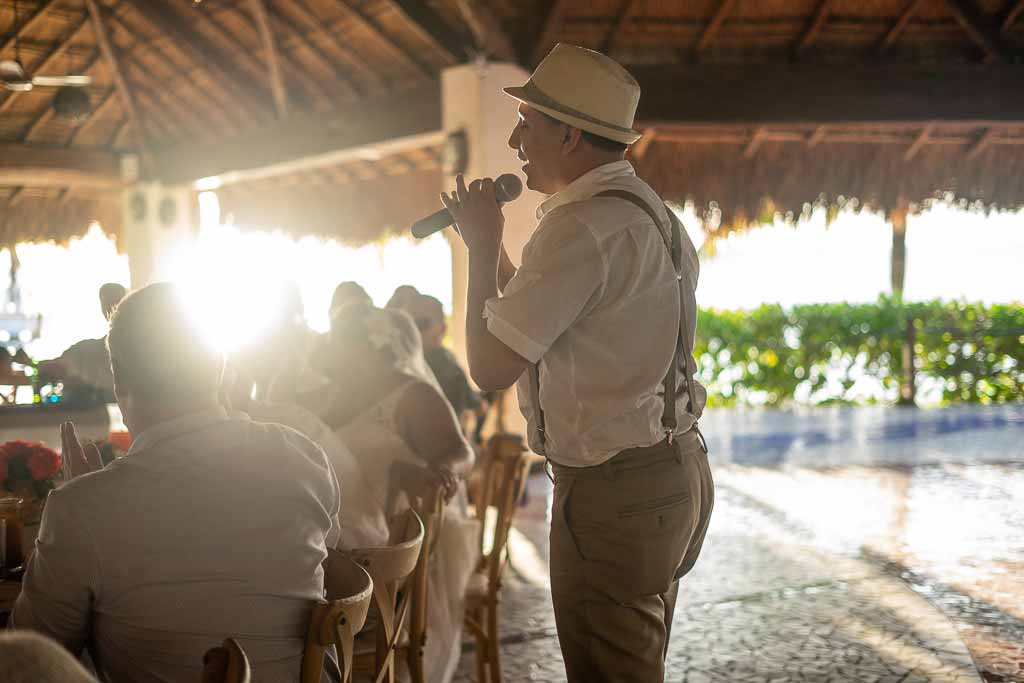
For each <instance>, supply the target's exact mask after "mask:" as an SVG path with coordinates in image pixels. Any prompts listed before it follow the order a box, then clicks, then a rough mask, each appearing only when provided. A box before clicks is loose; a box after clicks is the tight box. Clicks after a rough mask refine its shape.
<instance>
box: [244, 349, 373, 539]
mask: <svg viewBox="0 0 1024 683" xmlns="http://www.w3.org/2000/svg"><path fill="white" fill-rule="evenodd" d="M224 377H225V379H224V390H225V392H224V401H225V405H226V407H228V408H229V409H233V410H237V411H240V412H243V413H245V414H247V415H248V416H249V417H251V418H252V419H253V420H256V421H257V422H274V423H276V424H280V425H284V426H285V427H290V428H292V429H294V430H295V431H297V432H299V433H300V434H302V435H304V436H306V437H308V438H309V440H310V441H312V442H313V443H315V444H316V445H317V446H319V447H320V448H322V449H323V450H324V453H326V454H327V459H328V461H329V462H330V463H331V466H332V467H333V468H334V471H335V472H339V471H340V472H344V473H345V477H344V478H343V479H342V478H339V480H338V485H339V487H340V491H341V499H342V501H344V506H343V508H342V510H341V513H340V514H339V516H338V528H339V536H338V541H337V544H338V547H341V548H365V547H369V546H374V545H380V544H381V543H384V542H386V541H387V538H388V528H387V523H386V521H385V519H384V510H383V508H380V507H379V506H377V503H376V501H375V499H374V498H373V497H372V496H371V495H370V488H369V486H368V485H367V483H366V480H365V479H364V478H363V474H362V471H361V470H360V468H359V463H358V462H357V461H356V459H355V456H353V455H352V452H351V451H350V450H349V449H348V448H347V447H346V446H345V444H344V443H342V442H341V439H339V438H338V436H337V435H336V434H335V433H334V431H333V430H332V429H331V428H330V427H328V426H327V425H326V424H324V422H323V420H321V419H320V418H319V417H317V416H316V415H315V414H314V413H313V412H311V411H309V410H307V409H306V408H303V407H302V406H300V405H298V404H296V403H290V402H279V403H278V402H271V401H259V400H256V399H253V398H252V393H253V392H252V389H253V381H252V379H251V377H250V376H248V374H247V373H246V371H245V369H244V368H242V367H239V364H238V363H235V362H233V363H231V364H229V366H228V368H227V369H226V370H225V372H224Z"/></svg>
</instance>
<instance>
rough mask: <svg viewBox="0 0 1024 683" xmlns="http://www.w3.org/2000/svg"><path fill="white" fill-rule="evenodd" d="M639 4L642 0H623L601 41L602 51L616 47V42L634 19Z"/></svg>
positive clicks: (606, 52) (609, 50) (608, 51)
mask: <svg viewBox="0 0 1024 683" xmlns="http://www.w3.org/2000/svg"><path fill="white" fill-rule="evenodd" d="M639 5H640V0H621V2H620V3H619V9H618V11H617V12H616V13H615V19H614V20H613V21H612V25H611V28H610V29H609V30H608V33H607V35H605V38H604V41H602V43H601V52H603V53H605V54H608V53H610V52H611V51H612V50H613V49H614V48H615V44H616V43H617V42H618V41H620V40H621V39H622V34H623V32H624V31H625V28H626V27H627V26H629V22H630V21H632V20H633V15H634V14H636V10H637V7H639Z"/></svg>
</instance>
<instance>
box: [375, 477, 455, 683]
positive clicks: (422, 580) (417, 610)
mask: <svg viewBox="0 0 1024 683" xmlns="http://www.w3.org/2000/svg"><path fill="white" fill-rule="evenodd" d="M389 482H390V484H389V489H388V497H387V507H386V513H387V515H388V518H391V517H393V516H394V515H396V514H398V512H399V510H401V509H402V508H403V506H404V505H408V506H409V508H410V509H412V510H414V511H415V512H416V514H418V515H419V517H420V519H422V520H423V530H424V535H423V548H422V550H421V551H420V557H419V560H418V561H417V563H416V570H415V572H414V573H413V576H412V578H411V579H410V582H409V585H408V591H409V600H410V604H409V608H410V613H409V638H408V641H407V642H405V643H402V645H401V646H400V647H399V650H400V654H404V655H405V658H406V662H407V663H408V665H409V675H410V677H411V679H412V683H424V669H423V658H424V656H425V649H426V643H427V638H428V634H427V610H428V608H429V605H428V599H427V586H428V583H429V571H430V558H431V557H433V554H434V549H435V548H436V546H437V539H438V536H439V534H440V532H441V525H442V524H443V523H444V505H445V500H444V486H443V485H442V484H441V482H440V481H439V480H438V479H437V478H436V477H435V476H433V475H432V474H431V473H430V472H429V471H428V470H427V468H426V467H424V466H422V465H417V464H413V463H407V462H395V463H394V464H393V465H392V466H391V471H390V473H389Z"/></svg>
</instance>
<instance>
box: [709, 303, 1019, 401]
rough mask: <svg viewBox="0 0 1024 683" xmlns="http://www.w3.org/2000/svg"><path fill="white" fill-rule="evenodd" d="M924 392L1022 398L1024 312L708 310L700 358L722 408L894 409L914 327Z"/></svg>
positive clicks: (974, 308) (859, 307) (960, 307)
mask: <svg viewBox="0 0 1024 683" xmlns="http://www.w3.org/2000/svg"><path fill="white" fill-rule="evenodd" d="M908 319H911V320H913V321H914V328H915V332H916V344H915V349H914V350H915V356H916V361H915V362H916V366H917V370H918V372H917V379H918V386H919V387H922V386H925V387H927V386H929V385H930V386H931V387H933V391H934V387H936V386H938V387H941V400H942V402H943V403H957V402H960V403H963V402H966V403H1003V402H1007V401H1019V400H1021V399H1022V398H1024V351H1022V349H1024V306H1022V305H1020V304H1009V305H992V306H986V305H983V304H980V303H966V302H959V301H954V302H943V301H928V302H921V303H910V304H907V303H901V302H900V301H898V300H896V299H892V298H882V299H879V301H878V302H876V303H873V304H814V305H805V306H794V307H793V308H792V309H789V310H786V309H783V308H782V307H780V306H773V305H765V306H761V307H760V308H758V309H756V310H752V311H714V310H706V311H701V313H700V316H699V319H698V328H697V344H696V348H695V350H694V351H695V354H694V355H695V356H696V358H697V362H698V364H699V366H700V375H701V380H702V382H704V383H705V384H706V385H707V386H708V392H709V402H710V403H712V404H716V405H736V404H740V405H743V404H765V405H780V404H786V403H790V402H794V401H795V402H800V403H817V404H820V403H829V402H852V403H870V402H875V401H878V400H883V401H894V400H895V399H896V398H897V397H898V395H899V385H900V378H901V376H902V373H903V352H902V349H903V344H904V340H905V339H906V338H907V323H906V321H907V320H908Z"/></svg>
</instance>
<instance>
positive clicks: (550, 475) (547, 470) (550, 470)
mask: <svg viewBox="0 0 1024 683" xmlns="http://www.w3.org/2000/svg"><path fill="white" fill-rule="evenodd" d="M553 469H554V468H553V467H551V461H550V460H548V458H547V456H544V474H546V475H548V479H550V480H551V483H552V484H554V483H555V474H554V472H553Z"/></svg>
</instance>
